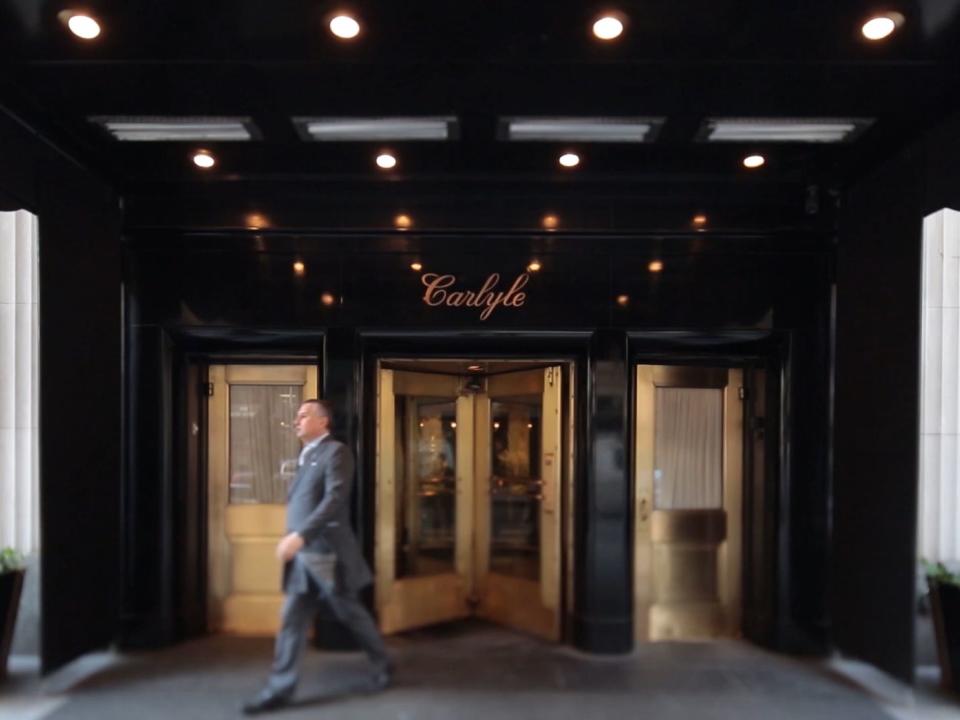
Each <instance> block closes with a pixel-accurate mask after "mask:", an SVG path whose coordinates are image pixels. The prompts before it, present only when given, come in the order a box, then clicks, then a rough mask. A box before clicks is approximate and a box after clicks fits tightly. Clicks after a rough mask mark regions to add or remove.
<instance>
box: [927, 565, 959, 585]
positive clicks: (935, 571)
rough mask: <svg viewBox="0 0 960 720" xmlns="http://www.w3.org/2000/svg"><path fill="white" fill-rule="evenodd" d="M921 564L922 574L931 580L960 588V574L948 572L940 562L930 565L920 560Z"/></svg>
mask: <svg viewBox="0 0 960 720" xmlns="http://www.w3.org/2000/svg"><path fill="white" fill-rule="evenodd" d="M921 562H922V563H923V571H924V573H926V575H927V577H928V578H930V579H931V580H936V581H937V582H941V583H946V584H948V585H957V586H958V587H960V573H955V572H950V570H948V569H947V567H946V566H945V565H944V564H943V563H942V562H938V563H932V562H927V561H926V560H921Z"/></svg>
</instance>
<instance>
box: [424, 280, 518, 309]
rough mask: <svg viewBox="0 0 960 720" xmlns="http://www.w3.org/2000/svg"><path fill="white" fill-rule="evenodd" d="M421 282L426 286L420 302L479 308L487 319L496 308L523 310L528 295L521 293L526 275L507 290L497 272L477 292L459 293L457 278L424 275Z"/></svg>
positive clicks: (464, 291)
mask: <svg viewBox="0 0 960 720" xmlns="http://www.w3.org/2000/svg"><path fill="white" fill-rule="evenodd" d="M420 281H421V282H422V283H423V284H424V286H425V287H426V292H424V294H423V301H424V302H425V303H426V304H427V305H429V306H430V307H440V306H441V305H445V306H446V307H472V308H482V310H481V311H480V319H481V320H486V319H487V318H489V317H490V316H491V315H492V314H493V311H494V310H496V309H497V308H498V307H505V308H507V307H513V308H519V307H523V304H524V303H525V302H526V301H527V294H526V293H524V292H520V291H521V290H523V288H524V287H525V286H526V284H527V283H528V282H530V275H529V273H521V274H520V275H517V277H516V279H515V280H514V281H513V284H512V285H510V287H509V288H507V289H506V290H501V289H500V273H493V274H492V275H490V276H488V277H487V279H486V280H484V282H483V284H482V285H481V286H480V287H479V288H478V289H476V290H461V289H460V288H459V287H458V286H457V276H456V275H441V274H439V273H424V274H423V275H421V276H420Z"/></svg>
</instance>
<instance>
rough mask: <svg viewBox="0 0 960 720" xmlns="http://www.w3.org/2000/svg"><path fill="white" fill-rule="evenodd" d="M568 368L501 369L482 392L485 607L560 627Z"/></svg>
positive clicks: (481, 584) (498, 614)
mask: <svg viewBox="0 0 960 720" xmlns="http://www.w3.org/2000/svg"><path fill="white" fill-rule="evenodd" d="M562 385H563V383H562V376H561V368H560V367H550V368H538V369H535V370H528V371H521V372H511V373H505V374H503V375H494V376H491V377H490V378H489V379H488V383H487V395H486V397H478V398H477V403H478V406H477V414H476V418H477V477H478V478H487V481H486V482H480V483H478V488H477V492H476V498H477V500H476V502H477V547H478V548H479V549H480V552H479V556H478V558H477V568H478V601H479V605H478V614H480V615H481V616H483V617H487V618H489V619H491V620H494V621H496V622H500V623H503V624H505V625H510V626H513V627H516V628H518V629H521V630H525V631H527V632H532V633H534V634H537V635H540V636H542V637H545V638H548V639H558V638H559V632H560V625H559V619H560V618H559V615H560V614H559V612H558V611H557V608H558V605H559V594H560V590H559V588H560V547H559V546H560V510H559V508H558V507H557V502H556V498H557V497H558V496H559V488H560V482H561V464H562V463H561V459H560V449H561V432H562V429H561V410H562V408H561V398H562Z"/></svg>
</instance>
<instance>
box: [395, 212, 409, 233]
mask: <svg viewBox="0 0 960 720" xmlns="http://www.w3.org/2000/svg"><path fill="white" fill-rule="evenodd" d="M393 226H394V227H395V228H396V229H397V230H409V229H410V228H412V227H413V218H412V217H410V216H409V215H405V214H403V213H401V214H400V215H397V216H396V217H395V218H394V219H393Z"/></svg>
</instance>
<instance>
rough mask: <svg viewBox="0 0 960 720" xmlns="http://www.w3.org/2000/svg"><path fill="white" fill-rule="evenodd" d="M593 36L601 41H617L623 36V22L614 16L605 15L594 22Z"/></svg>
mask: <svg viewBox="0 0 960 720" xmlns="http://www.w3.org/2000/svg"><path fill="white" fill-rule="evenodd" d="M593 34H594V36H596V37H597V39H599V40H616V39H617V38H618V37H620V36H621V35H622V34H623V21H622V20H621V19H620V18H618V17H616V16H614V15H603V16H602V17H599V18H597V19H596V20H595V21H594V23H593Z"/></svg>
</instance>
